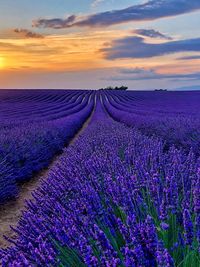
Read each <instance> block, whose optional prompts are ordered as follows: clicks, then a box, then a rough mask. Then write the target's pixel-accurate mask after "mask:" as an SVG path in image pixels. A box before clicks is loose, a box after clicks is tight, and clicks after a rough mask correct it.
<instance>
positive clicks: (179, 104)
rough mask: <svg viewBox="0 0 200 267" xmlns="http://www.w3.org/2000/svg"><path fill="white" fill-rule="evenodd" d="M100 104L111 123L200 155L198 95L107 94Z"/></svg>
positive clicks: (188, 93) (168, 93)
mask: <svg viewBox="0 0 200 267" xmlns="http://www.w3.org/2000/svg"><path fill="white" fill-rule="evenodd" d="M104 103H105V105H106V109H107V110H108V112H109V113H110V115H111V116H112V117H113V118H114V119H115V120H117V121H120V122H123V123H125V124H127V125H129V126H132V127H136V128H137V129H139V130H140V131H141V132H142V133H144V134H146V135H148V136H152V135H156V136H159V137H162V138H163V140H165V142H166V147H169V146H171V145H172V144H173V145H175V146H176V147H183V148H184V149H185V150H186V151H187V152H188V151H189V150H190V148H192V149H193V151H194V152H195V153H196V154H197V155H200V154H199V151H200V108H199V103H200V92H110V91H107V92H106V93H105V96H104Z"/></svg>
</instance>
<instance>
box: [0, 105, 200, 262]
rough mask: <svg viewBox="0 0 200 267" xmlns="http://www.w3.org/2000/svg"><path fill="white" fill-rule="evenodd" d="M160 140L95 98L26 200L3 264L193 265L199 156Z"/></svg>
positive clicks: (199, 228)
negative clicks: (85, 121) (85, 120)
mask: <svg viewBox="0 0 200 267" xmlns="http://www.w3.org/2000/svg"><path fill="white" fill-rule="evenodd" d="M164 147H165V144H164V142H163V141H162V140H160V139H156V138H153V137H147V136H144V135H143V134H141V133H140V132H138V131H137V130H136V129H132V128H128V127H126V126H125V125H123V124H120V123H118V122H114V121H113V120H111V119H110V118H109V117H108V116H106V114H105V113H104V111H103V109H102V106H101V104H100V101H99V100H98V102H97V107H96V112H95V113H94V115H93V119H92V121H91V123H90V125H89V127H88V128H87V129H86V130H85V132H84V133H83V134H82V135H81V136H80V137H79V138H78V139H77V140H76V142H75V143H74V144H73V145H71V146H69V147H68V148H67V149H66V150H65V152H64V154H63V156H62V157H61V159H60V162H59V163H58V164H57V166H55V168H53V169H52V171H51V173H50V174H49V177H48V179H47V180H46V181H44V182H43V185H42V186H41V188H40V189H38V190H37V191H36V192H35V194H34V201H29V202H28V206H27V210H26V212H25V213H24V215H23V217H22V218H21V220H20V222H19V225H18V227H17V229H16V230H15V232H16V233H17V235H18V239H17V240H11V242H12V243H13V247H11V248H9V249H6V250H1V257H2V266H24V267H26V266H29V267H30V266H39V267H40V266H113V267H114V266H127V267H134V266H147V267H148V266H149V267H154V266H159V267H170V266H179V267H189V266H190V267H191V266H193V267H198V266H199V264H200V258H199V242H200V192H199V190H200V160H199V159H196V157H195V155H194V154H193V153H192V152H190V153H189V154H188V155H186V154H185V153H183V151H182V150H178V149H176V148H174V147H171V148H170V149H169V150H168V151H165V148H164Z"/></svg>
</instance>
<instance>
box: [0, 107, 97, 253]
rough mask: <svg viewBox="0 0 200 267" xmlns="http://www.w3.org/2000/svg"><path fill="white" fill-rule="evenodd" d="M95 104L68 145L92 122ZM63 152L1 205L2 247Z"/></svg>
mask: <svg viewBox="0 0 200 267" xmlns="http://www.w3.org/2000/svg"><path fill="white" fill-rule="evenodd" d="M94 110H95V106H94V108H93V111H92V113H91V115H90V117H89V118H88V119H87V120H86V122H85V123H84V124H83V126H82V128H81V129H80V130H79V132H78V133H77V134H76V135H75V136H74V138H73V139H72V140H71V141H70V143H69V144H68V145H67V146H69V145H71V144H73V143H74V142H75V140H76V139H77V138H78V137H79V136H80V135H81V134H82V132H83V131H84V130H85V128H86V127H87V126H88V124H89V123H90V120H91V117H92V115H93V113H94ZM61 155H62V154H60V155H57V156H55V157H54V158H53V159H52V161H51V163H50V165H49V166H48V168H47V169H44V170H42V171H40V172H39V173H38V174H37V175H36V176H35V177H32V178H31V179H30V181H28V182H25V183H24V184H23V185H21V186H20V192H19V195H18V197H17V199H16V200H12V201H9V202H8V203H5V204H3V205H1V206H0V247H1V248H6V247H8V246H9V245H10V243H9V242H8V241H7V240H5V238H4V236H7V237H9V238H12V237H14V236H15V233H14V232H13V231H12V229H10V226H12V227H16V226H17V224H18V222H19V219H20V217H21V215H22V212H23V210H24V209H25V208H26V200H29V199H32V198H33V197H32V192H33V191H34V190H36V189H37V188H38V187H39V186H40V184H41V183H42V181H43V180H45V179H46V178H47V177H48V174H49V172H50V170H51V169H52V168H53V167H54V166H55V165H56V164H57V162H58V161H59V159H60V157H61Z"/></svg>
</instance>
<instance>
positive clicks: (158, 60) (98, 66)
mask: <svg viewBox="0 0 200 267" xmlns="http://www.w3.org/2000/svg"><path fill="white" fill-rule="evenodd" d="M199 25H200V0H190V1H189V0H150V1H148V0H123V1H122V0H74V1H69V0H42V1H41V0H34V1H27V0H14V1H13V0H1V1H0V88H88V89H90V88H92V89H95V88H100V87H105V86H108V85H122V84H124V85H127V86H129V88H130V89H154V88H170V89H175V88H183V87H184V88H188V87H190V88H191V89H195V88H198V86H200V69H199V65H200V28H199Z"/></svg>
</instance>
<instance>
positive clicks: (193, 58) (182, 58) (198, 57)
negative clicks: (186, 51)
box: [178, 55, 200, 60]
mask: <svg viewBox="0 0 200 267" xmlns="http://www.w3.org/2000/svg"><path fill="white" fill-rule="evenodd" d="M178 59H179V60H195V59H200V55H195V56H185V57H179V58H178Z"/></svg>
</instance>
